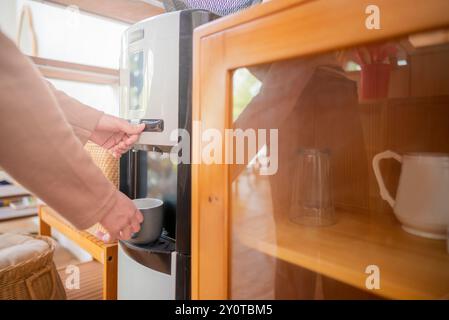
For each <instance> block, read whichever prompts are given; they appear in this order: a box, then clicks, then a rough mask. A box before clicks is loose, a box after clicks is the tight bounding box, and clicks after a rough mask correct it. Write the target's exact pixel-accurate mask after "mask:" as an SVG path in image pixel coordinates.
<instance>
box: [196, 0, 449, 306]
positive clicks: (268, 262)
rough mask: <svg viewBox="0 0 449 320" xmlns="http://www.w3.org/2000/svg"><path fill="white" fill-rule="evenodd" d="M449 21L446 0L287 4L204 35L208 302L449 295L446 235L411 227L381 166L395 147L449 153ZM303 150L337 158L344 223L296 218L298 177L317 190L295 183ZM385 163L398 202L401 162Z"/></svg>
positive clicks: (201, 264)
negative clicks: (385, 194)
mask: <svg viewBox="0 0 449 320" xmlns="http://www.w3.org/2000/svg"><path fill="white" fill-rule="evenodd" d="M372 4H375V5H377V7H378V8H379V9H380V29H378V30H377V29H368V28H367V27H366V25H365V21H366V19H367V17H368V15H369V14H367V13H366V8H367V6H368V5H372ZM447 12H449V3H448V2H447V1H445V0H431V1H420V2H416V3H414V4H413V5H410V2H409V1H407V0H395V1H391V0H377V1H375V2H373V1H362V0H326V1H321V0H316V1H293V0H284V1H272V2H268V3H266V4H263V5H260V6H257V7H254V8H252V9H249V10H247V11H245V12H242V13H241V14H237V15H233V16H229V17H225V18H222V19H220V20H218V21H216V22H213V23H211V24H208V25H206V26H203V27H200V28H198V29H197V30H196V31H195V40H194V72H193V74H194V87H193V121H194V128H196V130H195V129H194V133H193V137H192V148H193V155H192V156H193V166H192V168H193V170H192V180H193V186H192V191H193V194H192V196H193V198H192V235H193V237H192V297H193V298H195V299H227V298H230V299H264V298H266V299H301V298H305V299H323V298H324V299H326V298H333V299H344V298H367V299H372V298H393V299H404V298H405V299H407V298H412V299H414V298H416V299H444V298H446V299H447V298H449V253H448V251H447V249H446V241H445V240H435V239H429V238H426V237H421V236H417V235H415V234H411V233H409V232H406V231H404V229H403V228H401V223H400V222H399V220H398V218H397V217H396V215H395V214H394V212H393V209H392V208H391V207H390V206H389V204H388V203H387V202H386V201H384V200H383V199H382V198H381V196H380V195H379V187H378V185H377V183H376V179H375V175H374V172H373V168H372V160H373V157H374V156H375V155H376V154H378V153H379V152H382V151H384V150H393V151H395V152H397V153H398V154H401V155H402V154H406V153H408V152H432V153H440V154H441V153H444V154H448V153H449V77H448V75H449V31H448V30H449V15H448V14H447ZM199 124H200V125H199ZM211 129H212V130H211ZM229 129H232V130H233V131H229ZM236 130H241V131H240V133H242V132H243V133H244V134H245V133H246V134H247V136H244V137H245V138H247V140H245V139H244V140H241V141H246V142H245V143H243V146H244V147H243V150H244V155H245V156H244V161H243V162H242V161H241V162H238V159H236V158H237V157H236V153H237V149H238V148H239V147H238V142H237V139H239V137H236V136H229V132H231V135H232V134H235V132H236ZM245 130H249V131H245ZM251 130H252V132H253V133H254V134H255V144H254V145H253V144H251V143H250V142H249V139H250V138H251V137H250V138H248V137H249V136H251V134H252V133H251V132H250V131H251ZM270 130H274V131H275V132H276V134H275V136H276V137H275V136H274V135H273V136H272V137H271V136H270V135H269V132H271V131H270ZM258 132H262V133H263V134H266V135H265V138H263V137H262V136H259V135H258ZM214 134H217V135H218V136H220V137H221V139H222V141H221V142H223V143H222V144H220V147H219V148H215V149H214V150H213V151H211V148H210V144H211V141H212V140H211V139H212V136H213V135H214ZM227 137H229V139H228V138H227ZM240 138H241V137H240ZM230 141H232V142H233V143H225V142H230ZM301 149H308V150H310V149H313V150H328V151H329V154H330V165H329V172H330V176H331V180H330V181H331V182H330V183H329V184H328V187H327V189H326V192H329V193H330V194H331V197H332V203H333V209H334V212H335V217H336V221H335V223H333V224H332V225H329V226H321V227H317V226H310V225H303V224H300V223H296V222H295V220H294V219H292V215H295V214H296V211H295V210H296V209H295V206H294V203H293V202H294V199H295V198H294V196H295V195H294V194H295V192H297V190H298V188H297V185H298V183H301V185H302V186H304V185H305V186H306V189H304V187H303V188H302V189H301V190H302V193H303V194H304V193H309V191H310V190H308V189H307V186H310V188H313V186H314V185H315V182H314V181H313V179H314V178H310V177H309V178H307V179H308V180H305V181H298V178H297V177H298V176H297V175H296V174H295V172H296V170H297V169H298V168H297V167H298V150H301ZM274 154H276V159H275V158H273V157H271V156H272V155H274ZM229 155H232V156H229ZM205 158H208V160H206V161H205ZM211 159H212V160H211ZM260 159H262V160H263V159H265V160H267V159H269V161H268V162H266V161H265V162H263V161H259V160H260ZM230 160H232V161H230ZM270 165H272V167H271V169H273V168H274V169H275V170H272V171H270V170H269V167H270ZM380 169H381V171H382V173H383V176H384V178H385V183H386V187H387V189H388V190H390V192H391V193H392V194H393V196H394V195H395V190H396V189H397V186H398V180H399V176H400V172H401V166H400V164H399V163H397V162H395V161H394V160H384V161H383V162H382V164H381V168H380ZM264 170H265V171H264ZM267 170H268V171H267ZM295 190H296V191H295ZM304 190H305V191H304ZM448 198H449V194H448ZM424 214H427V213H424ZM447 215H448V219H447V221H448V223H449V212H447ZM374 276H375V277H376V278H375V279H374V278H372V277H374ZM373 279H374V280H373ZM373 281H374V282H373Z"/></svg>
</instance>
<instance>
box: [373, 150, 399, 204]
mask: <svg viewBox="0 0 449 320" xmlns="http://www.w3.org/2000/svg"><path fill="white" fill-rule="evenodd" d="M390 158H393V159H396V160H397V161H399V162H401V163H402V157H401V156H400V155H398V154H397V153H396V152H393V151H390V150H387V151H384V152H381V153H378V154H376V155H375V156H374V158H373V170H374V175H375V176H376V180H377V184H378V185H379V189H380V196H381V197H382V199H384V200H385V201H387V202H388V204H389V205H390V206H391V207H392V208H393V207H394V204H395V202H396V201H395V200H394V199H393V197H392V196H391V195H390V193H389V192H388V190H387V188H386V187H385V183H384V180H383V178H382V173H381V172H380V168H379V162H380V160H383V159H390Z"/></svg>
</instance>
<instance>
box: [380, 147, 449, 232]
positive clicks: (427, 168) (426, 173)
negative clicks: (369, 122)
mask: <svg viewBox="0 0 449 320" xmlns="http://www.w3.org/2000/svg"><path fill="white" fill-rule="evenodd" d="M388 158H393V159H396V160H397V161H399V162H401V163H402V169H401V175H400V178H399V185H398V189H397V193H396V199H393V197H392V196H391V195H390V193H389V192H388V190H387V189H386V187H385V183H384V181H383V179H382V174H381V172H380V169H379V162H380V160H382V159H388ZM373 169H374V174H375V176H376V180H377V183H378V185H379V189H380V195H381V197H382V199H384V200H386V201H387V202H388V203H389V204H390V206H391V207H392V208H393V210H394V213H395V215H396V217H397V218H398V220H399V221H400V222H401V224H402V228H403V229H404V230H405V231H407V232H409V233H412V234H414V235H417V236H421V237H426V238H431V239H446V232H447V227H448V226H449V154H445V153H407V154H404V155H403V156H400V155H399V154H397V153H395V152H392V151H389V150H387V151H384V152H381V153H378V154H377V155H375V156H374V158H373Z"/></svg>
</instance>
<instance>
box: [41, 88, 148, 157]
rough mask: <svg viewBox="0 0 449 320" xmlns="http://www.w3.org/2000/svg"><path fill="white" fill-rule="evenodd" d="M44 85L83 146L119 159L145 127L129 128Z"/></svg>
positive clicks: (117, 119)
mask: <svg viewBox="0 0 449 320" xmlns="http://www.w3.org/2000/svg"><path fill="white" fill-rule="evenodd" d="M47 84H48V86H49V88H50V90H51V91H52V92H53V94H54V95H55V97H56V100H57V101H58V104H59V106H60V108H61V110H62V112H63V113H64V115H65V117H66V119H67V121H68V122H69V123H70V125H71V126H72V128H73V131H74V132H75V134H76V136H77V137H78V139H79V140H80V141H81V143H82V144H83V145H84V144H85V143H86V142H87V140H91V141H92V142H94V143H96V144H98V145H99V146H101V147H103V148H105V149H107V150H109V151H110V152H111V153H112V154H113V155H114V156H115V157H117V158H118V157H119V156H120V155H121V154H123V153H125V152H126V151H128V150H129V149H130V148H131V146H132V145H133V144H134V143H135V142H136V141H137V139H138V138H139V135H140V133H141V132H142V130H143V129H144V128H145V125H144V124H140V125H131V124H130V123H129V122H128V121H126V120H124V119H120V118H117V117H114V116H111V115H108V114H105V113H104V112H101V111H98V110H96V109H94V108H91V107H89V106H87V105H85V104H83V103H81V102H79V101H78V100H76V99H74V98H72V97H70V96H68V95H67V94H65V93H64V92H63V91H60V90H57V89H56V88H55V87H54V86H53V85H52V84H51V83H50V82H47Z"/></svg>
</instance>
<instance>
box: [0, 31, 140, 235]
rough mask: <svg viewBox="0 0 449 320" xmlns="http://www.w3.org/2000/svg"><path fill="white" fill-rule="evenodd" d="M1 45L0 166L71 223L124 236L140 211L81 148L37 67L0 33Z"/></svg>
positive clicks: (128, 232) (128, 233)
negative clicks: (98, 225) (102, 228)
mask: <svg viewBox="0 0 449 320" xmlns="http://www.w3.org/2000/svg"><path fill="white" fill-rule="evenodd" d="M0 47H1V50H0V166H1V167H3V169H5V170H6V171H7V172H8V173H9V174H10V175H11V176H12V177H13V178H14V179H16V180H17V181H18V182H19V183H21V184H22V185H23V186H24V187H26V188H27V189H29V190H30V191H31V192H33V193H34V194H36V195H37V196H38V197H39V198H41V199H42V200H43V201H45V202H46V203H47V204H48V205H50V206H51V207H53V208H54V209H55V210H56V211H58V212H59V213H60V214H61V215H63V216H64V217H65V218H67V220H69V221H70V222H71V223H73V224H74V225H75V226H76V227H78V228H80V229H84V228H87V227H90V226H92V225H93V224H95V223H97V222H101V223H102V224H103V225H104V226H105V227H106V229H108V231H110V232H111V233H112V238H117V237H119V236H120V235H122V237H123V238H126V237H129V235H130V232H131V229H134V230H135V229H137V230H138V223H137V221H139V220H140V221H141V214H140V213H139V212H138V210H137V209H136V208H135V206H134V205H133V204H132V202H131V201H130V200H129V199H127V198H126V196H124V195H123V194H121V193H120V192H119V191H118V190H116V188H115V187H114V186H113V185H112V183H110V182H109V181H108V180H107V179H106V178H105V177H104V176H103V174H102V172H101V171H100V169H99V168H98V167H97V166H96V165H95V164H94V163H93V161H92V159H91V158H90V157H89V156H88V154H87V153H86V152H85V151H84V149H83V147H82V144H81V142H80V140H79V139H77V137H76V136H75V135H74V131H73V129H72V127H71V126H70V125H69V124H68V122H67V120H66V118H65V116H64V114H63V113H62V111H61V109H60V108H59V106H58V104H57V100H56V98H55V96H54V95H53V94H52V92H51V91H50V89H49V87H48V85H47V84H46V83H45V81H44V80H43V79H42V78H41V76H40V74H39V71H38V70H37V69H36V67H35V66H33V65H32V64H31V62H30V61H29V60H28V59H27V58H26V57H24V56H23V55H22V54H21V53H20V51H19V50H18V49H17V47H16V46H15V45H14V44H13V43H12V42H11V41H10V40H9V39H7V38H6V36H5V35H3V34H2V33H0ZM131 227H132V228H131Z"/></svg>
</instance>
